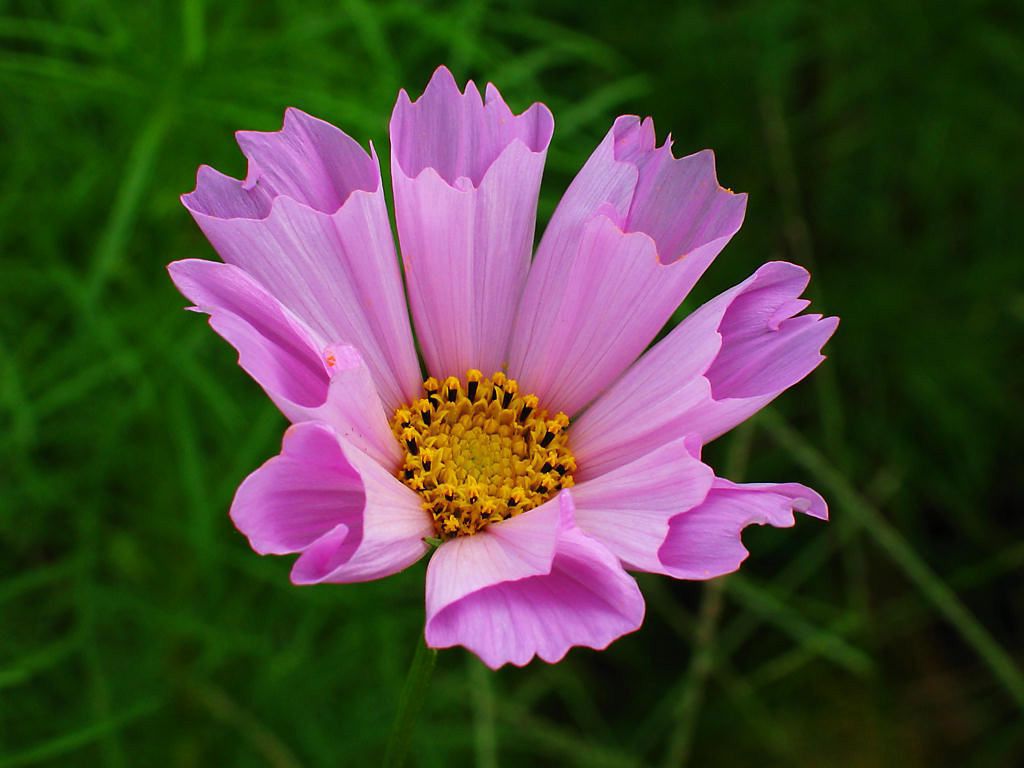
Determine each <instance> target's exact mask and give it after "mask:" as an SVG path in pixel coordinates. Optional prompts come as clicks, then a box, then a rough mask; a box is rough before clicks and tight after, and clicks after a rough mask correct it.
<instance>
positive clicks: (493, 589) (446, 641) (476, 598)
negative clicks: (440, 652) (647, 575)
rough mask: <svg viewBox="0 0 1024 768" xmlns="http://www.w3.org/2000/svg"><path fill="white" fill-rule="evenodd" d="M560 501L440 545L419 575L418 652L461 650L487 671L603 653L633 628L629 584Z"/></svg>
mask: <svg viewBox="0 0 1024 768" xmlns="http://www.w3.org/2000/svg"><path fill="white" fill-rule="evenodd" d="M572 515H573V504H572V497H571V495H570V494H569V492H567V491H565V492H563V493H562V494H561V495H560V496H559V497H558V498H557V499H552V500H551V501H549V502H548V503H547V504H544V505H542V506H540V507H538V508H537V509H534V510H531V511H529V512H526V513H524V514H522V515H520V516H518V517H514V518H511V519H509V520H506V521H504V522H501V523H496V524H493V525H490V526H487V527H486V528H485V529H484V530H482V531H481V532H479V533H477V534H476V535H475V536H464V537H460V538H457V539H453V540H451V541H448V542H446V543H445V544H443V545H442V546H441V547H439V548H438V550H437V552H435V553H434V556H433V558H431V560H430V564H429V565H428V567H427V626H426V640H427V644H428V645H429V646H431V647H433V648H448V647H451V646H454V645H462V646H465V647H466V648H468V649H469V650H471V651H472V652H473V653H475V654H476V655H477V656H479V657H480V658H481V659H482V660H483V661H484V663H485V664H487V665H488V666H489V667H491V668H492V669H497V668H498V667H500V666H502V665H504V664H508V663H511V664H515V665H516V666H523V665H524V664H526V663H527V662H529V661H530V659H532V658H533V657H534V656H539V657H540V658H542V659H543V660H545V661H547V662H551V663H554V662H556V661H559V660H560V659H561V658H562V657H563V656H564V655H565V654H566V653H567V652H568V650H569V649H570V648H572V647H574V646H585V647H588V648H597V649H603V648H605V647H607V646H608V644H609V643H611V642H612V641H613V640H615V639H616V638H618V637H621V636H622V635H624V634H626V633H628V632H632V631H633V630H635V629H637V628H638V627H639V626H640V624H641V623H642V622H643V617H644V602H643V597H642V596H641V594H640V590H639V588H638V587H637V585H636V582H635V581H634V580H633V579H632V578H631V577H630V576H629V575H628V574H627V573H626V572H625V571H623V570H622V567H621V566H620V565H619V562H618V560H617V559H616V558H615V556H614V555H612V554H611V552H609V551H608V550H607V549H605V548H604V546H602V545H601V544H600V543H598V542H597V541H595V540H594V539H591V538H589V537H588V536H586V535H585V534H584V533H583V532H582V531H581V530H580V529H579V528H577V527H576V526H575V524H574V523H573V520H572Z"/></svg>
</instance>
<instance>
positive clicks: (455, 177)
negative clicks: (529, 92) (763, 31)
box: [170, 68, 838, 667]
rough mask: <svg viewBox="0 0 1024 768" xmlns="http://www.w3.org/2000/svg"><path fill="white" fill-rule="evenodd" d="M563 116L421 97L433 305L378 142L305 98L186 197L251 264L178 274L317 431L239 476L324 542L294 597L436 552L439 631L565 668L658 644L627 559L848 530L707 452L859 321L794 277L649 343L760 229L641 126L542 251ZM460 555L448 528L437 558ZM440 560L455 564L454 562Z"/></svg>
mask: <svg viewBox="0 0 1024 768" xmlns="http://www.w3.org/2000/svg"><path fill="white" fill-rule="evenodd" d="M553 128H554V122H553V119H552V116H551V113H550V112H549V111H548V109H547V108H546V107H544V106H543V105H541V104H535V105H533V106H532V107H531V108H530V109H528V110H526V111H525V112H523V113H522V114H520V115H514V114H513V113H512V112H511V111H510V110H509V108H508V106H506V104H505V102H504V101H503V100H502V98H501V95H500V94H499V93H498V91H497V89H495V88H494V87H493V86H491V85H488V86H487V90H486V98H485V99H481V96H480V94H479V93H478V92H477V90H476V88H475V86H472V84H470V86H469V87H467V89H466V92H465V93H461V92H460V91H459V89H458V86H457V85H456V83H455V80H454V78H453V77H452V75H451V74H450V73H449V72H448V70H447V69H444V68H441V69H439V70H438V71H437V72H436V73H435V74H434V77H433V78H432V79H431V81H430V84H429V85H428V86H427V89H426V91H425V92H424V94H423V96H422V97H421V98H420V99H418V100H417V101H415V102H410V100H409V98H408V96H407V95H406V93H405V92H404V91H402V92H401V93H400V94H399V97H398V103H397V105H396V106H395V110H394V114H393V115H392V118H391V176H392V182H393V186H394V198H395V199H394V203H395V215H396V219H397V224H398V234H399V241H400V244H401V250H402V256H403V263H404V271H405V288H406V290H407V291H408V299H409V300H408V309H411V313H412V319H413V322H414V326H415V329H416V339H418V341H419V345H420V349H421V351H422V355H423V359H424V361H425V363H426V369H427V373H428V375H429V376H430V377H431V378H428V379H427V380H426V381H425V382H424V381H423V378H422V374H421V371H420V365H419V362H418V361H417V354H416V348H415V345H414V341H413V331H412V327H410V322H409V312H408V309H407V305H406V299H405V293H404V292H403V282H402V275H401V273H400V265H399V261H398V258H397V256H396V252H395V247H394V244H393V242H392V237H391V229H390V226H389V222H388V214H387V209H386V203H385V199H384V192H383V189H382V186H381V177H380V169H379V165H378V162H377V156H376V154H375V153H374V150H373V148H372V146H371V148H370V154H367V153H366V152H365V151H364V150H363V149H362V147H360V146H359V144H357V143H356V142H355V141H354V140H353V139H351V138H349V137H348V136H347V135H346V134H344V133H342V132H341V131H340V130H338V129H337V128H334V127H333V126H331V125H329V124H328V123H325V122H322V121H320V120H317V119H315V118H313V117H310V116H309V115H306V114H303V113H302V112H299V111H297V110H294V109H290V110H288V111H287V112H286V113H285V119H284V127H283V128H282V129H281V130H280V131H278V132H276V133H254V132H241V133H239V134H238V143H239V145H240V147H241V149H242V151H243V152H244V153H245V155H246V157H247V158H248V161H249V169H248V175H247V177H246V179H245V181H239V180H236V179H233V178H230V177H227V176H224V175H222V174H220V173H218V172H217V171H214V170H213V169H211V168H208V167H205V166H204V167H202V168H200V169H199V173H198V179H197V183H196V189H195V190H194V191H193V192H190V193H189V194H187V195H185V196H184V197H183V198H182V199H183V201H184V204H185V206H186V207H187V208H188V210H189V211H190V212H191V214H192V215H193V217H194V218H195V220H196V221H197V222H198V224H199V226H200V227H201V228H202V230H203V232H205V233H206V236H207V237H208V238H209V240H210V242H211V243H212V244H213V246H214V247H215V248H216V250H217V252H218V253H219V254H220V255H221V257H222V258H223V259H224V262H225V263H219V262H211V261H202V260H186V261H178V262H175V263H173V264H171V265H170V272H171V276H172V278H173V279H174V282H175V284H176V285H177V286H178V288H179V289H180V290H181V291H182V293H184V294H185V295H186V296H187V297H188V298H189V299H190V300H191V301H192V302H194V304H195V306H196V308H197V309H199V310H200V311H202V312H205V313H207V314H209V315H210V324H211V325H212V326H213V328H214V330H216V331H217V333H219V334H220V335H221V336H223V337H224V338H225V339H227V340H228V341H229V342H230V343H231V344H232V345H233V346H234V347H235V348H236V349H237V350H238V353H239V363H240V365H241V366H242V367H243V368H244V369H245V370H246V371H247V372H248V373H249V374H250V375H251V376H252V377H253V378H254V379H255V380H256V381H257V382H258V383H259V384H260V385H261V386H262V387H263V389H264V390H265V391H266V393H267V394H268V395H269V396H270V398H271V399H272V400H273V401H274V403H275V404H277V406H278V407H279V408H280V409H281V411H282V412H283V413H284V414H285V416H287V417H288V419H289V420H290V421H292V422H293V425H292V426H291V427H290V428H289V429H288V431H287V432H286V433H285V436H284V444H283V446H282V449H281V453H280V454H279V455H277V456H275V457H273V458H271V459H270V460H269V461H267V462H266V463H265V464H264V465H263V466H262V467H260V468H259V469H257V470H256V471H255V472H253V473H252V474H251V475H250V476H249V477H248V478H247V479H246V480H245V482H243V483H242V485H241V487H240V488H239V489H238V493H237V495H236V496H235V500H234V503H233V504H232V507H231V517H232V520H234V522H235V525H236V526H237V527H238V529H239V530H240V531H242V533H244V534H245V535H246V536H247V537H248V539H249V542H250V543H251V545H252V547H253V549H255V550H256V551H257V552H259V553H261V554H276V555H283V554H291V553H296V554H298V555H299V557H298V559H297V560H296V562H295V565H294V567H293V569H292V581H293V582H294V583H296V584H316V583H323V582H332V583H344V582H356V581H365V580H369V579H378V578H381V577H384V576H387V575H389V574H393V573H396V572H397V571H400V570H402V569H404V568H407V567H408V566H410V565H412V564H413V563H415V562H416V561H417V560H419V559H420V558H421V557H423V556H424V555H426V554H428V553H430V552H431V551H432V550H434V551H433V555H432V557H431V559H430V562H429V565H428V567H427V584H426V628H425V635H426V641H427V643H428V645H430V646H432V647H436V648H445V647H450V646H455V645H462V646H465V647H466V648H468V649H470V650H471V651H473V652H474V653H476V654H477V655H478V656H479V657H480V658H481V659H483V660H484V661H485V662H486V663H487V664H488V665H490V666H491V667H499V666H501V665H503V664H505V663H512V664H516V665H523V664H526V663H527V662H528V661H530V659H532V658H533V657H534V656H539V657H540V658H542V659H544V660H546V661H549V662H554V661H558V660H559V659H561V658H562V657H563V656H564V655H565V653H566V652H567V651H568V649H569V648H571V647H573V646H587V647H591V648H604V647H606V646H607V645H608V644H609V643H611V642H612V641H613V640H615V639H616V638H618V637H620V636H621V635H623V634H625V633H628V632H632V631H633V630H635V629H637V628H638V627H639V626H640V624H641V622H642V621H643V617H644V601H643V597H642V596H641V594H640V591H639V590H638V588H637V585H636V582H635V581H634V579H633V578H632V577H631V576H630V575H629V574H628V573H627V571H648V572H653V573H660V574H665V575H668V576H673V577H676V578H683V579H707V578H712V577H714V576H719V575H721V574H725V573H729V572H730V571H733V570H735V569H736V568H738V567H739V565H740V563H741V562H742V561H743V560H744V558H745V557H746V556H747V551H746V550H745V549H744V547H743V544H742V542H741V540H740V532H741V531H742V530H743V528H744V526H746V525H749V524H751V523H758V524H765V523H767V524H770V525H774V526H791V525H793V524H794V515H793V512H794V510H795V511H799V512H804V513H806V514H809V515H812V516H814V517H818V518H821V519H826V517H827V512H826V507H825V503H824V502H823V501H822V499H821V497H820V496H819V495H818V494H817V493H815V492H814V491H812V490H810V489H809V488H806V487H804V486H801V485H796V484H783V485H764V484H756V485H736V484H733V483H730V482H729V481H727V480H723V479H719V478H716V477H715V475H714V472H713V470H712V469H711V468H710V467H708V466H707V465H706V464H704V463H703V462H702V461H701V459H700V449H701V446H702V445H703V444H704V443H706V442H708V441H710V440H713V439H714V438H716V437H718V436H719V435H721V434H722V433H724V432H726V431H728V430H729V429H731V428H732V427H734V426H735V425H736V424H738V423H740V422H741V421H743V420H744V419H746V418H748V417H749V416H750V415H751V414H753V413H755V412H756V411H757V410H758V409H760V408H762V407H763V406H764V405H765V404H767V403H768V402H770V401H771V400H772V399H774V398H775V397H776V396H777V395H778V394H779V393H781V392H782V391H783V390H784V389H786V388H788V387H790V386H792V385H793V384H795V383H796V382H798V381H800V380H801V379H802V378H804V377H805V376H806V375H807V374H808V373H810V372H811V371H812V370H813V369H814V368H815V367H816V366H817V365H818V364H819V363H820V362H821V361H822V360H823V357H822V355H821V353H820V350H821V347H822V345H823V344H824V343H825V341H826V340H827V339H828V338H829V337H830V336H831V335H832V333H833V331H835V328H836V325H837V322H838V321H837V319H836V318H822V317H821V316H820V315H813V314H800V313H801V312H802V311H803V310H804V309H805V308H806V307H807V305H808V302H807V301H806V300H804V299H801V298H800V295H801V293H802V292H803V290H804V289H805V288H806V286H807V282H808V275H807V273H806V272H805V271H804V270H803V269H801V268H800V267H797V266H794V265H792V264H787V263H783V262H772V263H769V264H765V265H764V266H762V267H761V268H760V269H758V270H757V271H756V272H755V273H754V274H753V275H752V276H751V277H749V278H748V279H747V280H745V281H744V282H742V283H740V284H739V285H737V286H736V287H734V288H732V289H731V290H729V291H726V292H725V293H723V294H722V295H720V296H718V297H717V298H715V299H713V300H712V301H710V302H708V303H707V304H705V305H704V306H703V307H701V308H700V309H698V310H697V311H696V312H694V313H693V314H692V315H690V316H689V317H688V318H687V319H686V320H685V321H684V322H683V323H682V324H680V325H679V326H678V327H677V328H676V329H675V330H674V331H672V332H671V333H670V334H669V335H668V336H667V337H666V338H665V339H663V340H662V341H661V342H659V343H658V344H657V345H656V346H655V347H654V348H653V349H651V350H649V351H647V352H646V353H645V352H644V350H645V349H646V348H647V346H648V345H649V344H650V343H651V341H652V340H653V339H654V337H655V335H656V334H657V333H658V331H659V330H660V329H661V328H662V327H663V326H664V324H665V323H666V321H668V319H669V317H670V316H671V314H672V312H673V311H674V310H675V309H676V308H677V307H678V306H679V304H680V302H681V301H682V300H683V298H684V297H685V296H686V294H687V293H688V291H689V290H690V289H691V288H692V287H693V285H694V284H695V283H696V282H697V280H698V279H699V278H700V276H701V274H702V273H703V272H704V270H705V269H707V268H708V266H709V265H710V264H711V262H712V261H713V260H714V258H715V256H717V255H718V253H719V252H720V251H721V250H722V248H724V247H725V245H726V243H728V241H729V239H730V238H731V237H732V236H733V235H734V234H735V233H736V231H737V230H738V229H739V227H740V224H741V222H742V220H743V214H744V209H745V206H746V196H745V195H735V194H733V193H732V192H730V191H728V190H726V189H723V188H722V187H720V186H719V185H718V182H717V180H716V177H715V166H714V156H713V155H712V153H711V152H709V151H705V152H699V153H697V154H694V155H689V156H687V157H683V158H680V159H676V158H674V157H673V156H672V152H671V146H670V142H666V143H665V144H664V145H662V146H661V147H657V146H655V144H656V142H655V134H654V125H653V123H652V121H651V120H650V119H647V120H643V121H641V120H639V119H638V118H635V117H620V118H618V119H617V120H616V121H615V123H614V124H613V125H612V128H611V130H610V131H609V132H608V134H607V136H606V137H605V139H604V140H603V141H602V142H601V144H600V145H599V146H598V147H597V149H596V150H595V151H594V153H593V154H592V155H591V157H590V159H589V160H588V161H587V163H586V165H584V167H583V169H582V170H581V171H580V173H579V175H578V176H577V177H576V179H575V180H574V181H573V183H572V184H571V185H570V187H569V189H568V190H567V191H566V193H565V196H564V197H563V198H562V201H561V203H560V204H559V206H558V208H557V210H556V211H555V213H554V215H553V216H552V219H551V222H550V223H549V225H548V227H547V230H546V231H545V233H544V237H543V239H542V240H541V243H540V246H539V248H538V249H537V253H536V255H535V256H534V257H533V259H532V261H531V251H532V245H533V239H534V225H535V216H536V209H537V195H538V189H539V187H540V180H541V173H542V171H543V167H544V160H545V155H546V153H547V148H548V144H549V142H550V140H551V136H552V132H553ZM438 542H440V543H439V544H438ZM435 546H436V550H435V549H434V548H435Z"/></svg>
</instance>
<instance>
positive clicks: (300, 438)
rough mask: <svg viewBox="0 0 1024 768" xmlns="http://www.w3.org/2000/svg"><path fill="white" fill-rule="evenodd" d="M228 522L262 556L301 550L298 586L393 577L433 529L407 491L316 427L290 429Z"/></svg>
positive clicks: (419, 552) (241, 493)
mask: <svg viewBox="0 0 1024 768" xmlns="http://www.w3.org/2000/svg"><path fill="white" fill-rule="evenodd" d="M231 519H232V520H233V521H234V523H235V525H236V526H237V527H238V529H239V530H240V531H241V532H242V533H243V534H245V535H246V536H247V537H248V538H249V542H250V544H251V545H252V547H253V549H255V550H256V551H257V552H259V553H261V554H286V553H290V552H301V553H302V555H301V556H300V557H299V559H298V560H297V561H296V563H295V566H294V567H293V568H292V581H293V582H294V583H296V584H315V583H320V582H353V581H369V580H371V579H378V578H382V577H384V576H388V575H390V574H392V573H397V572H398V571H400V570H402V569H404V568H406V567H408V566H409V565H412V564H413V563H414V562H416V561H417V560H419V559H420V557H422V556H423V555H424V554H425V553H426V551H427V549H428V546H427V544H426V543H425V542H424V541H423V539H424V537H426V536H431V535H433V530H434V527H433V523H432V522H431V520H430V516H429V515H428V514H427V513H426V512H425V511H424V510H423V508H422V506H421V505H420V499H419V497H418V496H417V495H416V494H415V493H414V492H413V491H411V490H409V489H408V488H406V487H405V486H404V485H402V484H401V483H400V482H399V481H398V480H397V479H396V478H395V477H393V476H392V475H391V474H390V473H389V472H387V471H386V470H385V469H383V468H382V467H381V466H380V465H378V464H377V463H376V462H375V461H373V460H372V459H370V458H369V457H368V456H366V454H364V453H363V452H362V451H359V450H356V449H355V448H353V447H351V446H349V445H347V444H346V443H345V441H344V440H341V439H339V438H338V436H337V434H336V433H335V432H334V431H333V430H332V429H331V428H330V427H329V426H328V425H326V424H322V423H317V422H303V423H302V424H296V425H294V426H292V427H290V428H289V429H288V431H287V432H286V433H285V439H284V444H283V446H282V448H281V453H280V454H279V455H278V456H275V457H274V458H272V459H270V460H269V461H268V462H266V463H265V464H264V465H263V466H262V467H260V468H259V469H257V470H256V471H255V472H253V473H252V474H251V475H249V477H248V478H246V480H245V482H243V483H242V485H241V486H240V487H239V489H238V492H237V493H236V494H235V500H234V502H233V503H232V505H231Z"/></svg>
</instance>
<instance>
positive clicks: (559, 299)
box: [508, 117, 746, 415]
mask: <svg viewBox="0 0 1024 768" xmlns="http://www.w3.org/2000/svg"><path fill="white" fill-rule="evenodd" d="M745 206H746V195H734V194H732V193H731V192H730V191H728V190H726V189H723V188H722V187H720V186H719V184H718V181H717V178H716V174H715V165H714V156H713V155H712V154H711V153H710V152H699V153H697V154H695V155H690V156H688V157H683V158H679V159H676V158H674V157H673V156H672V151H671V142H670V141H666V143H665V144H664V145H662V146H661V147H656V146H655V135H654V124H653V122H652V121H651V120H650V119H648V120H644V121H643V122H641V121H640V120H639V119H638V118H635V117H620V118H619V119H618V120H616V121H615V124H614V125H613V126H612V129H611V131H609V133H608V135H607V136H606V137H605V139H604V141H603V142H602V143H601V144H600V146H598V148H597V149H596V150H595V151H594V153H593V155H591V157H590V159H589V160H588V161H587V163H586V165H585V166H584V167H583V169H582V170H581V171H580V173H579V175H578V176H577V177H576V179H575V180H574V181H573V183H572V185H571V186H570V187H569V189H568V190H567V191H566V193H565V196H564V197H563V199H562V201H561V202H560V203H559V205H558V208H557V209H556V210H555V213H554V215H553V216H552V219H551V223H550V224H549V225H548V227H547V230H546V231H545V232H544V237H543V239H542V240H541V243H540V247H539V248H538V251H537V257H536V259H535V260H534V263H533V266H532V268H531V270H530V274H529V278H528V280H527V284H526V288H525V290H524V293H523V299H522V301H521V303H520V306H519V309H518V312H517V315H516V323H515V327H514V331H513V335H512V340H511V343H510V347H509V355H508V359H509V372H510V373H511V374H512V375H514V376H516V377H517V378H518V379H519V381H520V384H521V385H523V388H524V390H526V391H530V392H534V393H535V394H537V396H538V397H540V399H541V402H543V403H544V404H545V405H546V406H547V407H549V408H555V409H558V410H563V411H566V412H567V413H569V414H570V415H572V414H574V413H576V412H577V411H579V410H580V409H582V408H583V407H584V406H586V405H587V404H588V403H589V402H591V401H592V400H593V399H594V398H595V397H596V396H597V395H598V394H600V393H601V391H603V390H604V389H605V388H607V387H608V386H609V385H610V384H611V383H612V382H613V381H614V380H615V379H616V377H618V376H619V375H620V374H621V373H622V372H623V371H624V370H625V369H626V368H627V367H628V366H629V365H630V363H632V362H633V361H634V360H635V359H636V358H637V356H638V355H639V354H640V353H641V352H642V351H643V350H644V348H645V347H646V346H647V345H648V344H649V343H650V342H651V340H652V339H653V338H654V337H655V336H656V335H657V333H658V331H659V330H660V329H661V328H662V327H663V326H664V324H665V322H666V321H667V320H668V319H669V317H671V315H672V313H673V312H674V311H675V309H676V308H677V307H678V306H679V304H680V302H682V300H683V299H684V298H685V297H686V295H687V293H688V292H689V291H690V289H691V288H692V287H693V285H694V284H695V283H696V282H697V280H698V279H699V278H700V276H701V275H702V274H703V273H704V271H705V270H706V269H707V267H708V265H710V264H711V262H712V261H713V260H714V258H715V256H717V255H718V253H719V252H720V251H721V250H722V248H724V247H725V245H726V243H727V242H728V241H729V240H730V238H731V237H732V236H733V235H734V234H735V233H736V231H737V230H738V229H739V227H740V225H741V224H742V222H743V213H744V210H745Z"/></svg>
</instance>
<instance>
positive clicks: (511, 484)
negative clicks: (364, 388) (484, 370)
mask: <svg viewBox="0 0 1024 768" xmlns="http://www.w3.org/2000/svg"><path fill="white" fill-rule="evenodd" d="M423 392H424V395H425V396H424V397H422V398H420V399H419V400H416V401H415V402H413V403H412V404H410V405H408V406H405V407H402V408H399V409H398V410H397V411H395V416H394V418H393V419H392V420H391V429H392V431H393V432H394V433H395V437H396V438H397V439H398V442H399V443H400V444H401V445H402V448H403V450H405V461H404V462H402V466H401V468H400V469H399V470H398V477H399V479H400V480H401V481H402V482H403V483H405V484H406V485H407V486H409V487H410V488H412V489H413V490H414V491H417V492H418V493H419V494H420V495H421V496H422V497H423V508H424V509H425V510H427V512H429V513H430V515H431V516H432V517H433V519H434V528H435V529H436V530H437V533H438V536H441V537H444V538H451V537H454V536H466V535H470V534H474V533H476V532H477V531H479V530H480V529H481V528H483V527H484V526H485V525H487V524H488V523H497V522H500V521H502V520H506V519H508V518H510V517H512V516H514V515H518V514H519V513H521V512H525V511H526V510H528V509H533V508H534V507H536V506H539V505H540V504H543V503H544V502H545V501H547V500H548V499H550V498H551V497H552V496H554V495H555V494H556V493H558V491H559V490H561V489H562V488H569V487H571V486H572V484H573V480H572V473H573V471H574V470H575V469H576V460H575V459H574V458H573V455H572V452H571V451H570V450H569V445H568V433H567V432H566V427H568V426H569V417H568V416H566V415H565V414H564V413H556V414H555V415H554V416H552V417H550V418H549V417H548V413H547V411H545V410H543V409H538V401H537V398H536V397H535V396H534V395H521V394H520V393H519V385H518V384H517V383H516V381H515V379H510V378H508V377H507V376H506V375H505V374H504V373H501V372H500V371H499V372H497V373H495V374H494V375H493V376H491V377H490V378H484V376H483V375H482V374H481V373H480V371H477V370H471V371H469V372H467V374H466V383H465V385H463V382H462V381H461V380H460V379H458V378H457V377H455V376H449V377H448V378H447V379H445V380H444V382H443V383H440V382H438V380H437V379H435V378H433V377H431V378H429V379H427V380H426V381H425V382H423Z"/></svg>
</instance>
